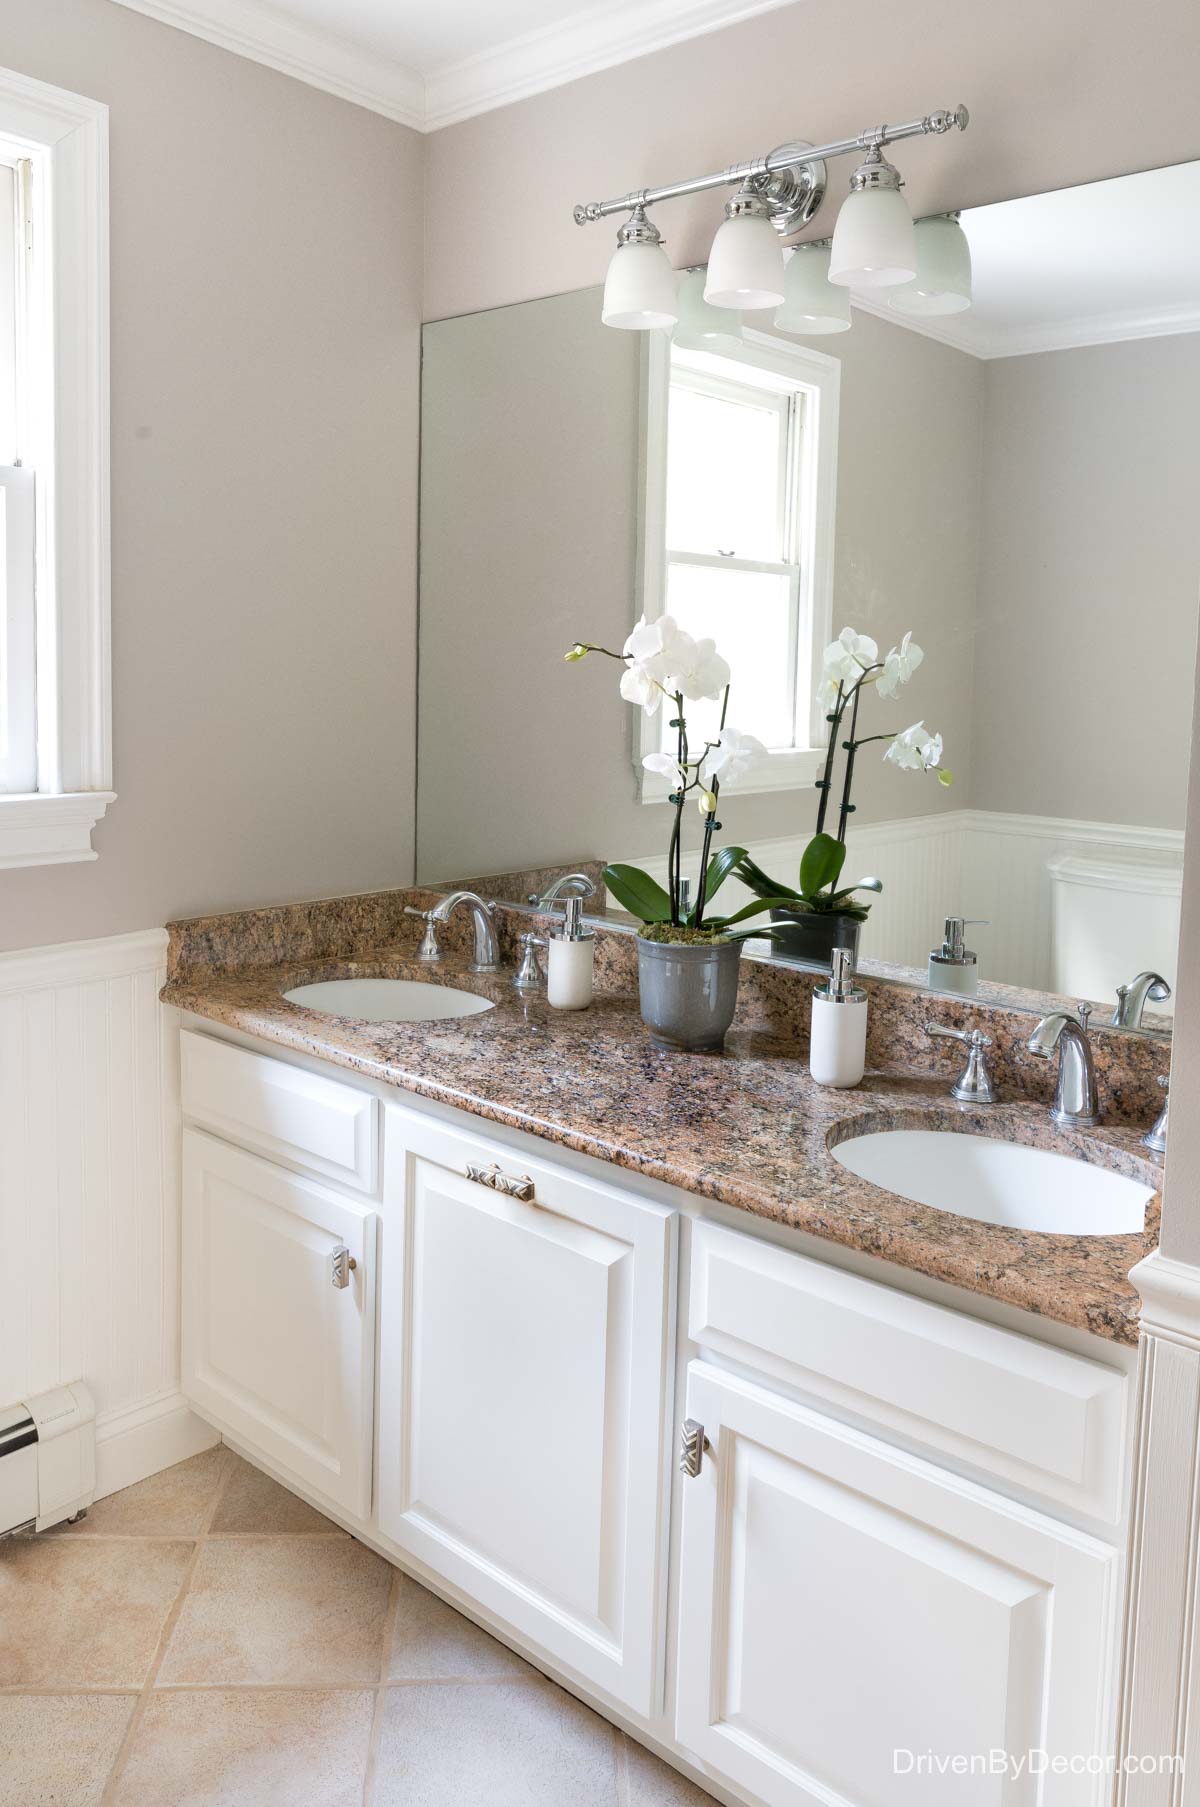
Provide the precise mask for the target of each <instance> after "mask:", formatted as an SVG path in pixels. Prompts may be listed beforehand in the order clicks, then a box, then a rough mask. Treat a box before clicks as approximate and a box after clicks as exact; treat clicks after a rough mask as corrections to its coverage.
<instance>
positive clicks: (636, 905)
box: [602, 866, 671, 922]
mask: <svg viewBox="0 0 1200 1807" xmlns="http://www.w3.org/2000/svg"><path fill="white" fill-rule="evenodd" d="M602 876H603V879H604V882H605V884H606V885H607V886H608V889H609V890H610V891H611V892H612V894H613V896H614V897H615V898H616V900H617V902H618V903H619V904H620V906H621V908H622V909H623V910H628V911H629V914H630V915H631V916H636V917H637V919H638V921H639V922H670V920H671V899H670V898H669V897H668V896H667V894H666V892H665V891H664V890H663V888H662V886H661V885H659V884H656V883H655V882H654V880H653V879H652V878H651V877H650V875H649V873H646V872H643V871H642V870H641V868H640V867H638V866H606V867H605V868H604V872H603V875H602Z"/></svg>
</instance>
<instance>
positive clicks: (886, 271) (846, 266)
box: [829, 188, 917, 289]
mask: <svg viewBox="0 0 1200 1807" xmlns="http://www.w3.org/2000/svg"><path fill="white" fill-rule="evenodd" d="M916 273H917V241H916V234H915V232H914V231H913V222H912V214H911V213H910V212H909V211H908V202H907V201H906V200H905V199H904V196H903V195H902V194H901V193H900V191H899V189H896V188H863V189H858V190H852V191H851V193H850V194H848V195H847V196H846V199H845V200H844V201H843V202H842V206H841V211H840V212H839V214H838V217H837V225H836V226H835V227H834V229H833V246H832V248H831V251H830V257H829V280H830V282H839V283H842V284H844V285H845V286H846V287H847V288H855V289H888V288H894V287H895V286H896V284H897V283H901V282H909V281H911V279H912V278H913V277H914V276H915V275H916Z"/></svg>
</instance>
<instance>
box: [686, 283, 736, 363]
mask: <svg viewBox="0 0 1200 1807" xmlns="http://www.w3.org/2000/svg"><path fill="white" fill-rule="evenodd" d="M705 281H706V277H705V273H704V270H703V269H702V268H698V269H695V270H685V271H684V273H683V275H682V277H681V278H680V281H679V319H678V321H677V322H676V326H675V330H674V332H673V333H672V334H671V338H672V340H673V341H674V343H675V344H676V345H679V346H681V347H682V348H683V349H684V350H685V351H720V350H722V349H723V348H727V347H728V346H730V345H739V344H740V343H741V339H742V320H741V315H740V314H737V313H735V312H734V311H733V310H732V308H727V307H714V306H713V305H712V302H711V301H706V300H705V299H704V284H705Z"/></svg>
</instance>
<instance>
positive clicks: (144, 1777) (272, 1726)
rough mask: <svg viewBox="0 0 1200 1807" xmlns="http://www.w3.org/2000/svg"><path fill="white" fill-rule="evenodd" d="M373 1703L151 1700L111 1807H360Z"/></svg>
mask: <svg viewBox="0 0 1200 1807" xmlns="http://www.w3.org/2000/svg"><path fill="white" fill-rule="evenodd" d="M374 1704H375V1702H374V1696H373V1695H372V1694H370V1693H368V1692H365V1691H364V1692H362V1693H349V1692H347V1693H341V1694H322V1693H318V1692H315V1691H314V1692H309V1691H307V1690H305V1691H298V1690H297V1691H289V1690H281V1691H279V1692H274V1691H270V1690H267V1691H259V1690H253V1691H251V1692H242V1693H225V1692H213V1693H201V1694H191V1693H183V1694H152V1695H151V1697H150V1700H149V1702H148V1703H147V1706H146V1711H145V1713H144V1715H143V1717H142V1720H141V1723H140V1725H139V1726H138V1728H137V1730H136V1732H135V1733H134V1736H133V1741H132V1744H131V1747H130V1752H129V1757H128V1760H127V1761H126V1763H125V1766H124V1768H123V1770H122V1772H121V1777H120V1780H119V1781H118V1783H117V1785H116V1788H115V1790H114V1792H113V1796H112V1807H360V1803H361V1801H362V1791H363V1778H364V1774H365V1771H366V1766H367V1747H368V1745H369V1743H370V1737H371V1714H372V1711H373V1709H374Z"/></svg>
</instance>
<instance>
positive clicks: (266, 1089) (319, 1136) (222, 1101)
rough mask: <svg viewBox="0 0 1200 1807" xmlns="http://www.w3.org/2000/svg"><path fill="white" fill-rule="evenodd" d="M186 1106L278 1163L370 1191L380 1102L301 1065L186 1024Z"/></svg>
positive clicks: (207, 1124) (195, 1117) (197, 1119)
mask: <svg viewBox="0 0 1200 1807" xmlns="http://www.w3.org/2000/svg"><path fill="white" fill-rule="evenodd" d="M181 1042H182V1064H183V1072H182V1082H183V1108H184V1111H185V1113H186V1115H187V1116H189V1117H190V1118H191V1119H192V1121H193V1122H194V1123H198V1124H200V1125H201V1127H202V1128H204V1129H211V1130H215V1131H216V1133H217V1134H218V1135H219V1136H224V1137H225V1139H226V1140H227V1141H230V1142H240V1143H241V1144H242V1145H243V1147H246V1148H252V1149H256V1150H257V1151H259V1152H260V1153H262V1154H268V1155H271V1156H273V1157H274V1158H275V1159H276V1160H283V1161H290V1162H294V1163H295V1164H296V1165H298V1166H301V1167H307V1168H308V1169H309V1170H310V1171H311V1172H313V1173H319V1174H321V1175H322V1176H323V1177H324V1178H326V1179H331V1180H340V1181H341V1183H342V1184H343V1185H347V1186H354V1187H357V1188H358V1189H359V1190H360V1191H363V1192H374V1191H375V1189H376V1186H377V1185H378V1173H379V1121H378V1113H379V1107H378V1103H377V1101H376V1100H375V1099H374V1098H371V1097H368V1096H367V1095H366V1094H365V1093H363V1092H356V1091H355V1090H354V1088H353V1087H352V1086H348V1085H342V1084H340V1083H339V1081H338V1080H336V1079H325V1078H323V1077H322V1076H321V1075H320V1074H319V1073H310V1072H308V1071H307V1069H306V1068H304V1067H292V1066H289V1065H288V1064H287V1062H286V1061H282V1060H272V1059H271V1058H270V1056H269V1055H266V1054H252V1053H251V1052H250V1051H249V1050H248V1049H246V1048H235V1047H233V1046H231V1044H230V1043H229V1042H222V1041H218V1040H216V1038H215V1037H213V1036H211V1035H200V1034H197V1033H196V1031H195V1030H192V1029H185V1030H184V1032H183V1035H182V1037H181Z"/></svg>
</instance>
